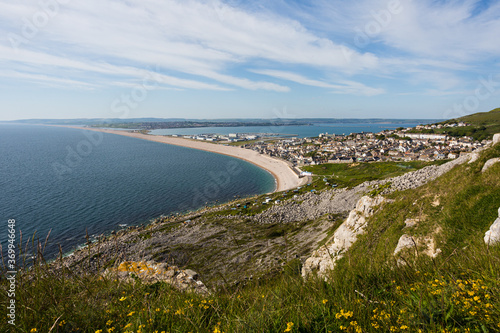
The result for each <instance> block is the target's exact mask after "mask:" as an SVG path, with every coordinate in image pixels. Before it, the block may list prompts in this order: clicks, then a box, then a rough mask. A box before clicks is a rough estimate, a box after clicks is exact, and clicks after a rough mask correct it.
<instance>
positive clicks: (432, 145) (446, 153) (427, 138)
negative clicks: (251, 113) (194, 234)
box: [184, 123, 488, 166]
mask: <svg viewBox="0 0 500 333" xmlns="http://www.w3.org/2000/svg"><path fill="white" fill-rule="evenodd" d="M463 126H468V125H467V124H465V123H455V124H446V125H420V126H417V127H415V128H399V129H397V130H385V131H382V132H379V133H359V134H353V133H351V134H349V135H336V134H328V133H322V134H320V135H319V136H318V137H315V138H294V137H290V138H276V137H270V136H267V135H266V134H229V135H224V136H221V135H215V134H210V135H197V136H184V138H189V139H195V140H203V141H210V142H217V143H222V144H229V143H234V142H239V143H240V146H241V147H242V148H246V149H252V150H255V151H258V152H259V153H262V154H267V155H270V156H275V157H279V158H281V159H284V160H287V161H289V162H291V163H292V164H293V165H295V166H304V165H316V164H322V163H353V162H372V161H416V160H420V161H434V160H440V159H455V158H458V157H459V156H460V155H461V154H465V153H469V152H471V151H474V150H476V149H478V148H481V147H483V146H484V145H486V144H487V143H488V142H487V141H482V142H478V141H474V140H473V139H472V138H470V137H461V138H456V137H450V136H447V135H446V134H424V133H412V132H415V131H419V130H429V129H441V128H443V127H463Z"/></svg>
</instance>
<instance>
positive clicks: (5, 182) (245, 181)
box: [0, 124, 275, 257]
mask: <svg viewBox="0 0 500 333" xmlns="http://www.w3.org/2000/svg"><path fill="white" fill-rule="evenodd" d="M0 156H1V159H0V190H1V191H0V212H1V215H0V226H2V227H1V228H0V242H1V244H2V247H3V249H4V252H5V249H6V245H7V243H6V240H7V221H8V219H15V220H16V229H17V240H18V241H19V232H20V231H22V233H23V237H24V240H25V241H26V239H27V237H29V236H32V235H33V234H34V232H35V231H36V233H37V236H38V237H39V238H40V240H44V239H45V237H46V235H47V233H48V232H49V230H52V233H51V236H50V242H49V244H48V246H47V249H46V251H45V254H46V256H49V257H51V256H54V255H55V254H56V253H57V252H58V246H57V244H61V245H62V247H63V251H64V252H67V251H70V250H72V249H74V247H75V246H76V245H79V244H82V243H84V242H85V238H84V237H85V230H86V229H88V233H89V235H97V234H100V233H107V232H110V231H111V230H117V229H119V228H120V227H119V225H120V224H127V225H136V224H141V223H144V222H147V221H148V220H150V219H152V218H155V217H158V216H160V215H162V214H164V215H167V214H170V213H173V212H181V211H186V210H192V209H196V208H200V207H201V206H203V205H204V204H205V203H206V202H208V203H212V204H213V203H215V200H219V201H220V202H223V201H228V200H231V199H233V198H234V197H235V196H237V195H239V196H249V195H254V194H261V193H266V192H270V191H272V190H273V189H274V187H275V183H274V178H273V177H272V176H271V175H270V174H269V173H268V172H266V171H264V170H262V169H260V168H258V167H256V166H254V165H253V164H250V163H247V162H243V161H241V160H238V159H235V158H232V157H228V156H224V155H217V154H213V153H208V152H204V151H199V150H194V149H189V148H183V147H177V146H171V145H166V144H161V143H156V142H150V141H146V140H140V139H134V138H128V137H123V136H119V135H112V134H104V133H98V132H90V131H84V130H76V129H68V128H59V127H44V126H33V125H7V124H0Z"/></svg>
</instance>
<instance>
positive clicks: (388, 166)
mask: <svg viewBox="0 0 500 333" xmlns="http://www.w3.org/2000/svg"><path fill="white" fill-rule="evenodd" d="M445 162H446V161H444V160H442V161H434V162H422V161H412V162H373V163H348V164H343V163H342V164H341V163H330V164H320V165H313V166H307V167H304V168H303V169H304V170H305V171H310V172H312V173H313V174H314V175H319V176H324V177H325V178H326V179H327V180H328V181H329V182H330V184H337V185H339V187H354V186H356V185H359V184H361V183H363V182H365V181H370V180H379V179H385V178H390V177H396V176H400V175H402V174H404V173H406V172H410V171H415V170H418V169H421V168H423V167H425V166H428V165H439V164H442V163H445Z"/></svg>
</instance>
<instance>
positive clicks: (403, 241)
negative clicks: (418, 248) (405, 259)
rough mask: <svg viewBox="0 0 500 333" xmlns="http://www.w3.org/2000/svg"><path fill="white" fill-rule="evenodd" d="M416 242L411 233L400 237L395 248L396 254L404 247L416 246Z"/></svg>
mask: <svg viewBox="0 0 500 333" xmlns="http://www.w3.org/2000/svg"><path fill="white" fill-rule="evenodd" d="M415 245H416V242H415V240H414V239H413V237H411V236H409V235H406V234H405V235H403V236H401V237H400V238H399V241H398V245H396V249H395V250H394V255H397V254H398V253H399V252H401V251H402V250H404V249H411V248H415Z"/></svg>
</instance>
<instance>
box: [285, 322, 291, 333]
mask: <svg viewBox="0 0 500 333" xmlns="http://www.w3.org/2000/svg"><path fill="white" fill-rule="evenodd" d="M292 327H293V323H292V322H288V323H286V330H284V332H291V331H292Z"/></svg>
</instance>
